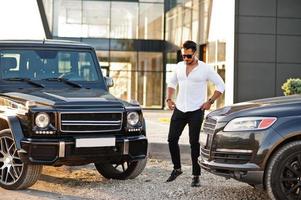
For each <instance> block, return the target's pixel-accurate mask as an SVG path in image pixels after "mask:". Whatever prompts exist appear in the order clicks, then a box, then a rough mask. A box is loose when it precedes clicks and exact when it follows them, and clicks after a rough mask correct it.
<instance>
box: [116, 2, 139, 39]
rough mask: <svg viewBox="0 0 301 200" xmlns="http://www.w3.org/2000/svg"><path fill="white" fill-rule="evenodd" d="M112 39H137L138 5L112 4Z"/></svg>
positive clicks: (127, 3)
mask: <svg viewBox="0 0 301 200" xmlns="http://www.w3.org/2000/svg"><path fill="white" fill-rule="evenodd" d="M111 12H112V14H111V34H110V37H111V38H124V39H137V37H138V28H137V27H138V3H129V2H112V10H111Z"/></svg>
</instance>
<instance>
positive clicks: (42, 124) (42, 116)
mask: <svg viewBox="0 0 301 200" xmlns="http://www.w3.org/2000/svg"><path fill="white" fill-rule="evenodd" d="M35 122H36V125H37V126H38V127H39V128H46V127H47V126H48V125H49V123H50V118H49V115H48V114H47V113H39V114H37V116H36V119H35Z"/></svg>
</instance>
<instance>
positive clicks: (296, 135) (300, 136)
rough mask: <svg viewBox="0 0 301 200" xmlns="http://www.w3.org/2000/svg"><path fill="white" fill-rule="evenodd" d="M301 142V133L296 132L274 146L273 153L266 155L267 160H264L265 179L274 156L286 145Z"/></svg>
mask: <svg viewBox="0 0 301 200" xmlns="http://www.w3.org/2000/svg"><path fill="white" fill-rule="evenodd" d="M298 140H300V141H301V131H299V132H295V133H293V134H290V135H288V136H287V137H285V138H283V140H281V141H278V142H277V144H276V145H274V147H273V148H272V149H271V151H269V153H268V154H267V155H266V159H265V160H264V165H263V166H264V174H263V177H265V176H266V171H267V167H268V164H269V162H270V161H271V159H272V157H273V155H274V154H275V153H276V152H277V151H278V150H279V149H280V148H282V147H283V146H284V145H286V144H288V143H290V142H295V141H298ZM263 185H264V187H265V178H263Z"/></svg>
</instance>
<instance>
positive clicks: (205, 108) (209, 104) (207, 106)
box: [201, 101, 212, 110]
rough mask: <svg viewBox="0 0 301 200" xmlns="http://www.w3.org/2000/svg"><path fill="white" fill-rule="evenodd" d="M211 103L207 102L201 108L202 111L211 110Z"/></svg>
mask: <svg viewBox="0 0 301 200" xmlns="http://www.w3.org/2000/svg"><path fill="white" fill-rule="evenodd" d="M211 105H212V104H211V103H209V102H208V101H207V102H205V103H204V104H203V105H202V106H201V109H202V110H209V109H210V108H211Z"/></svg>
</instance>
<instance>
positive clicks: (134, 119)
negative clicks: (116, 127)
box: [127, 112, 139, 126]
mask: <svg viewBox="0 0 301 200" xmlns="http://www.w3.org/2000/svg"><path fill="white" fill-rule="evenodd" d="M127 121H128V124H129V125H131V126H135V125H136V124H137V123H138V122H139V114H138V113H137V112H130V113H128V116H127Z"/></svg>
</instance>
